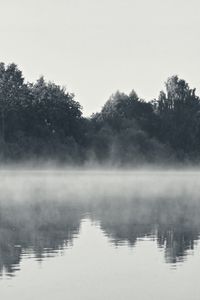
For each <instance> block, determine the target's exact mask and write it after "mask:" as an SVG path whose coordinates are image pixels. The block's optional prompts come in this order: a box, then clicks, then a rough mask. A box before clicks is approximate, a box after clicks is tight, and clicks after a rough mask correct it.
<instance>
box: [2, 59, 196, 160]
mask: <svg viewBox="0 0 200 300" xmlns="http://www.w3.org/2000/svg"><path fill="white" fill-rule="evenodd" d="M199 150H200V98H199V97H198V96H197V95H196V90H195V89H191V88H190V86H189V84H188V83H187V82H186V81H185V80H183V79H180V78H179V77H178V76H172V77H170V78H168V79H167V81H166V83H165V89H164V90H163V91H161V92H160V93H159V96H158V98H157V99H154V100H153V101H148V102H146V101H144V100H143V99H141V98H140V97H139V96H138V95H137V93H136V92H135V90H132V91H131V92H130V94H125V93H122V92H119V91H117V92H116V93H114V94H112V95H111V97H110V98H109V99H108V100H107V102H106V103H105V104H104V106H103V107H102V109H101V111H100V112H97V113H95V114H93V115H92V116H91V117H89V118H85V117H83V116H82V107H81V105H80V103H79V102H78V101H76V100H75V96H74V94H72V93H70V92H68V91H67V90H66V88H64V87H61V86H59V85H57V84H55V83H54V82H47V81H45V79H44V77H40V78H39V79H38V80H37V81H36V82H34V83H29V82H25V80H24V77H23V74H22V72H21V71H20V70H19V68H18V66H17V65H15V64H13V63H12V64H9V65H5V64H4V63H0V159H1V161H3V162H5V161H9V160H10V161H18V160H28V159H41V160H46V159H47V160H48V159H55V160H59V161H66V162H71V163H77V164H80V163H84V162H87V161H88V160H93V161H95V162H101V163H108V162H109V163H114V164H119V165H121V164H140V163H146V162H150V163H152V162H161V163H170V162H174V161H178V162H185V161H190V162H198V161H199V159H200V157H199V153H200V151H199Z"/></svg>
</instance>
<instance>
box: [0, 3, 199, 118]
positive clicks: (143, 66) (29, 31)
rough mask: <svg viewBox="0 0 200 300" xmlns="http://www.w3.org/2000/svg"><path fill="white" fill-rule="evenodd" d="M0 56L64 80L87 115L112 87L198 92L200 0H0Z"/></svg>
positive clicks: (31, 75) (151, 92)
mask: <svg viewBox="0 0 200 300" xmlns="http://www.w3.org/2000/svg"><path fill="white" fill-rule="evenodd" d="M0 13H1V16H0V60H1V61H3V62H5V63H10V62H15V63H16V64H17V65H18V66H19V68H20V69H21V70H23V74H24V76H25V78H26V79H27V80H28V81H35V80H36V79H37V78H38V77H39V76H40V75H44V76H45V78H46V79H47V80H51V81H54V82H55V83H58V84H61V85H65V86H66V87H67V89H68V90H69V91H71V92H74V93H75V94H76V100H78V101H79V102H80V103H81V104H82V106H83V107H84V114H85V115H90V114H91V113H92V112H96V111H98V110H100V109H101V107H102V105H103V104H104V103H105V101H106V100H107V99H108V98H109V96H110V95H111V94H112V93H113V92H115V91H116V90H120V91H124V92H127V93H129V92H130V91H131V90H132V89H135V91H136V92H137V93H138V95H139V96H140V97H142V98H145V99H146V100H151V99H152V98H155V97H157V95H158V92H159V90H161V89H162V88H163V86H164V81H166V79H167V77H169V76H171V75H173V74H178V75H179V76H180V77H182V78H184V79H186V80H187V81H188V82H189V83H190V85H191V87H197V90H198V92H200V1H199V0H0Z"/></svg>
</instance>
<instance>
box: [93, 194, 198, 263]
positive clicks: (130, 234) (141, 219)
mask: <svg viewBox="0 0 200 300" xmlns="http://www.w3.org/2000/svg"><path fill="white" fill-rule="evenodd" d="M93 214H94V218H95V217H96V218H98V219H99V221H100V223H101V228H102V230H103V231H104V232H105V233H106V234H107V235H108V236H109V238H110V239H111V241H112V242H113V243H114V244H116V245H120V244H121V243H123V242H128V244H129V245H131V246H134V245H135V243H136V242H137V239H138V238H141V237H146V236H153V237H154V238H155V239H156V240H157V243H158V246H159V247H163V248H164V249H165V258H166V262H169V263H176V262H179V261H182V260H184V258H185V257H186V255H187V251H188V250H193V249H194V244H195V241H197V240H198V239H199V232H200V219H199V215H200V202H199V201H198V200H193V199H190V201H188V200H187V199H184V198H176V199H172V198H170V199H169V198H168V199H167V198H163V199H129V200H125V201H123V200H121V199H115V200H113V201H112V202H111V201H108V200H106V201H104V203H103V204H102V205H97V206H96V207H95V209H93Z"/></svg>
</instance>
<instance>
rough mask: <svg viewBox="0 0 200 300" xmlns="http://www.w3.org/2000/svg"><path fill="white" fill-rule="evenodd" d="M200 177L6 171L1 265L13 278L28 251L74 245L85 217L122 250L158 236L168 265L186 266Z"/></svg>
mask: <svg viewBox="0 0 200 300" xmlns="http://www.w3.org/2000/svg"><path fill="white" fill-rule="evenodd" d="M199 180H200V172H198V171H197V170H195V171H192V170H179V171H175V170H168V171H161V170H157V171H156V170H154V171H150V170H146V171H145V170H140V171H139V170H135V171H134V170H126V171H124V170H110V171H108V170H64V169H62V170H58V169H57V170H50V169H48V170H43V171H42V170H25V169H24V170H22V169H21V170H17V169H15V170H1V172H0V231H1V234H0V238H1V241H0V268H2V271H3V269H5V268H6V269H7V272H8V273H9V272H10V273H12V272H11V270H12V266H13V262H15V264H16V263H17V262H19V261H20V255H21V251H22V249H26V251H27V249H32V251H34V253H35V255H36V256H37V257H40V258H41V259H42V257H43V256H44V255H45V253H49V251H50V250H48V249H51V251H50V252H52V250H54V251H58V250H59V249H60V248H62V247H64V246H66V245H68V244H73V239H74V237H75V236H76V235H78V233H79V229H80V224H81V220H82V219H84V218H85V217H87V218H89V219H90V220H92V222H99V224H100V227H101V230H103V232H105V234H106V236H108V238H109V240H110V241H111V243H112V244H114V245H116V246H120V245H121V244H123V243H124V242H125V243H128V244H129V246H130V247H133V246H134V245H135V244H136V243H137V240H138V238H140V237H145V236H154V237H155V239H156V241H157V245H158V247H164V248H165V255H166V262H169V263H176V262H177V261H181V260H182V259H184V257H185V256H186V254H187V251H188V250H190V249H193V248H194V244H195V241H197V240H198V237H199V232H200V218H199V215H200V200H199V195H200V186H199ZM16 245H19V246H20V247H19V248H18V247H17V248H16ZM54 251H53V253H54V255H55V253H56V252H54Z"/></svg>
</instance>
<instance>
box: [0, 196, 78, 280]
mask: <svg viewBox="0 0 200 300" xmlns="http://www.w3.org/2000/svg"><path fill="white" fill-rule="evenodd" d="M81 214H82V208H81V206H80V205H76V204H74V205H72V204H67V203H62V202H60V203H59V202H56V201H55V202H53V201H52V202H51V203H49V202H48V205H47V203H45V202H37V201H36V202H35V203H28V204H23V203H16V204H14V203H10V204H9V205H8V204H5V203H4V204H1V205H0V273H1V274H2V273H3V272H5V273H7V274H8V275H12V273H13V272H15V270H16V269H17V266H18V265H19V263H20V260H21V257H22V254H24V253H26V252H27V253H29V252H31V253H34V256H35V257H36V258H37V259H39V260H42V259H43V258H44V257H45V256H52V255H56V253H57V252H58V251H59V250H61V249H63V247H67V246H68V245H69V244H70V243H72V241H73V238H74V236H75V235H76V234H77V233H78V232H79V227H80V220H81Z"/></svg>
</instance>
